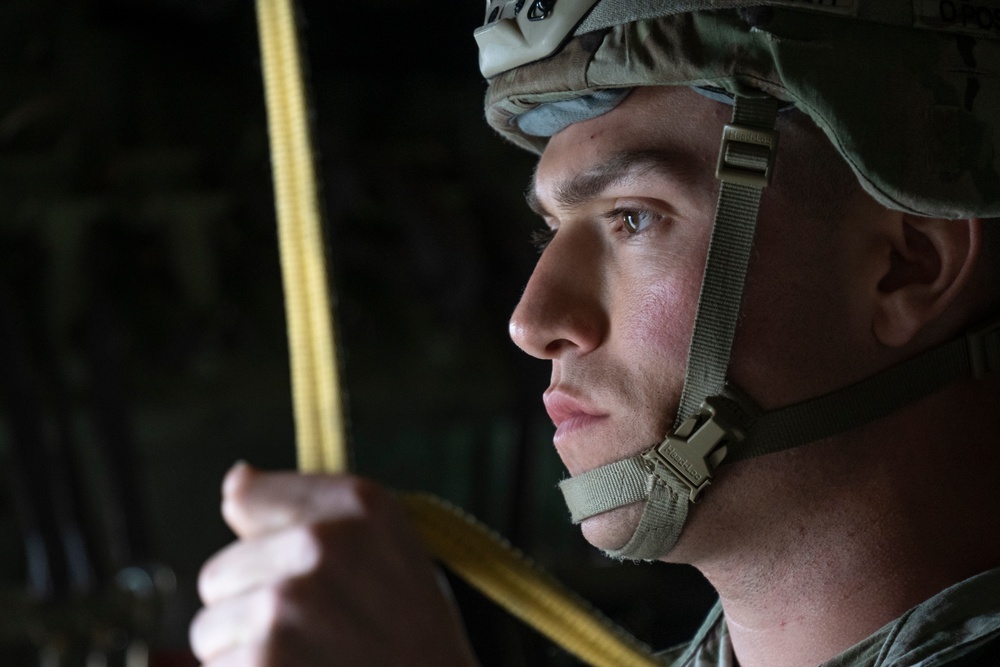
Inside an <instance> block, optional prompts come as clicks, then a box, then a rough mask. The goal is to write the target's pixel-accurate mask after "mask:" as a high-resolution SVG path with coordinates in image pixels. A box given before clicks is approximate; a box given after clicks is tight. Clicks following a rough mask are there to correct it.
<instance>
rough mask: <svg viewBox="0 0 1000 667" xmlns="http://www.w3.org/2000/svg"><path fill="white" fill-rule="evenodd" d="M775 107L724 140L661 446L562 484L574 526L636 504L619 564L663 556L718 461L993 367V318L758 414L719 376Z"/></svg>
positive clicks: (851, 419) (757, 109)
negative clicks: (674, 398) (675, 401)
mask: <svg viewBox="0 0 1000 667" xmlns="http://www.w3.org/2000/svg"><path fill="white" fill-rule="evenodd" d="M777 109H778V102H777V100H775V99H773V98H765V99H758V98H745V97H740V96H738V97H737V98H736V103H735V109H734V112H733V123H732V124H730V125H727V126H726V128H725V131H724V134H723V140H722V147H721V150H720V156H719V166H718V168H717V175H718V177H719V178H720V180H721V181H722V187H721V190H720V193H719V203H718V208H717V211H716V218H715V225H714V228H713V231H712V240H711V243H710V246H709V252H708V259H707V262H706V265H705V273H704V277H703V282H702V288H701V294H700V296H699V302H698V312H697V315H696V317H695V326H694V332H693V334H692V338H691V343H690V347H689V350H688V364H687V372H686V377H685V378H684V388H683V390H682V393H681V399H680V404H679V407H678V410H677V416H676V419H675V422H674V428H673V429H672V430H671V432H670V433H669V434H668V435H667V436H666V438H665V439H664V440H663V442H661V443H659V444H657V445H653V446H652V447H650V448H648V449H646V450H645V451H643V452H642V453H641V454H637V455H635V456H632V457H629V458H626V459H622V460H620V461H615V462H613V463H610V464H608V465H605V466H602V467H600V468H596V469H594V470H591V471H589V472H587V473H584V474H582V475H578V476H577V477H572V478H570V479H566V480H564V481H563V482H561V483H560V485H559V487H560V490H561V491H562V493H563V496H564V498H565V500H566V504H567V506H568V507H569V510H570V515H571V518H572V521H573V523H580V522H581V521H583V520H584V519H587V518H589V517H591V516H595V515H597V514H601V513H603V512H607V511H609V510H612V509H616V508H619V507H624V506H626V505H630V504H632V503H636V502H640V501H645V507H644V508H643V512H642V516H641V518H640V520H639V523H638V525H637V526H636V529H635V532H634V533H633V535H632V537H631V538H630V539H629V541H628V542H627V543H626V544H625V545H624V546H622V547H620V548H618V549H612V550H606V551H605V553H607V555H608V556H611V557H612V558H619V559H626V558H627V559H634V560H655V559H658V558H660V557H662V556H663V555H665V554H666V553H667V552H669V551H670V550H671V549H672V548H673V547H674V545H675V544H676V543H677V540H678V539H679V538H680V534H681V531H682V530H683V528H684V524H685V522H686V520H687V513H688V507H689V505H690V504H691V503H694V502H696V501H697V500H698V498H699V496H700V494H701V493H702V491H704V489H705V487H707V486H708V485H709V484H710V483H711V480H712V476H713V474H714V471H715V468H716V467H717V466H718V465H719V464H720V463H722V461H723V459H725V460H726V461H727V462H735V461H742V460H746V459H750V458H754V457H757V456H761V455H763V454H768V453H772V452H777V451H781V450H784V449H788V448H791V447H796V446H799V445H803V444H806V443H809V442H813V441H815V440H819V439H821V438H825V437H829V436H832V435H836V434H838V433H842V432H844V431H847V430H849V429H851V428H854V427H857V426H861V425H863V424H866V423H868V422H871V421H874V420H876V419H879V418H881V417H884V416H886V415H888V414H890V413H892V412H895V411H896V410H898V409H900V408H902V407H904V406H906V405H910V404H912V403H914V402H915V401H917V400H919V399H921V398H924V397H925V396H928V395H930V394H932V393H934V392H935V391H937V390H939V389H940V388H942V387H943V386H945V385H946V384H949V383H951V382H953V381H955V380H957V379H960V378H969V377H971V378H976V379H980V378H982V377H983V376H984V375H986V374H987V373H990V372H995V371H997V370H1000V316H995V317H994V318H993V319H991V320H990V321H988V322H987V323H985V324H984V325H981V326H979V327H976V328H973V329H971V330H969V331H968V332H966V333H965V334H964V335H962V336H960V337H958V338H956V339H954V340H952V341H950V342H948V343H945V344H943V345H940V346H938V347H936V348H932V349H930V350H928V351H926V352H924V353H922V354H920V355H918V356H917V357H914V358H913V359H910V360H909V361H906V362H903V363H902V364H899V365H897V366H894V367H892V368H889V369H887V370H884V371H882V372H880V373H878V374H876V375H874V376H872V377H870V378H868V379H866V380H862V381H860V382H858V383H856V384H853V385H850V386H848V387H844V388H842V389H838V390H835V391H833V392H830V393H829V394H825V395H823V396H819V397H817V398H813V399H809V400H806V401H803V402H801V403H798V404H795V405H791V406H788V407H785V408H781V409H778V410H774V411H770V412H767V413H761V412H760V411H759V410H758V409H757V408H756V406H754V405H753V403H752V402H751V401H750V400H748V399H747V398H746V397H745V396H743V395H742V394H740V392H739V391H737V390H736V389H735V388H734V387H732V386H729V385H727V384H726V370H727V368H728V366H729V356H730V352H731V349H732V342H733V335H734V332H735V329H736V321H737V317H738V315H739V308H740V302H741V300H742V296H743V286H744V282H745V277H746V269H747V265H748V262H749V256H750V248H751V245H752V241H753V234H754V229H755V227H756V220H757V211H758V208H759V203H760V197H761V193H762V190H763V188H764V187H765V186H766V185H767V183H768V182H769V180H770V176H771V169H772V167H773V163H774V150H775V148H776V144H777V134H776V132H774V126H775V123H776V117H777Z"/></svg>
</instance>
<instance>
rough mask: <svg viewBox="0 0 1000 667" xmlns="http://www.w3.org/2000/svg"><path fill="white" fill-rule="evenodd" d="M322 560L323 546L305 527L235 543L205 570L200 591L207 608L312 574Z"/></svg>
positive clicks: (202, 574)
mask: <svg viewBox="0 0 1000 667" xmlns="http://www.w3.org/2000/svg"><path fill="white" fill-rule="evenodd" d="M320 557H321V546H320V544H319V542H318V541H317V539H316V537H315V534H314V533H313V532H312V531H310V530H309V529H308V528H306V527H294V528H289V529H286V530H282V531H279V532H276V533H271V534H269V535H265V536H263V537H258V538H254V539H251V540H248V541H241V542H234V543H233V544H231V545H229V546H228V547H226V548H225V549H223V550H222V551H220V552H219V553H218V554H216V555H215V556H213V557H212V558H211V559H210V560H209V561H208V562H207V563H205V565H204V567H202V569H201V573H200V575H199V577H198V592H199V594H200V595H201V599H202V601H203V602H204V603H205V604H206V605H212V604H215V603H217V602H219V601H222V600H226V599H227V598H232V597H234V596H238V595H242V594H244V593H246V592H248V591H251V590H253V589H255V588H259V587H261V586H267V585H270V584H273V583H275V582H277V581H280V580H285V579H289V578H292V577H295V576H299V575H302V574H306V573H308V572H311V571H313V570H314V569H315V568H316V567H317V565H318V563H319V560H320Z"/></svg>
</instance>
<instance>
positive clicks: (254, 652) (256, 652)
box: [200, 644, 275, 667]
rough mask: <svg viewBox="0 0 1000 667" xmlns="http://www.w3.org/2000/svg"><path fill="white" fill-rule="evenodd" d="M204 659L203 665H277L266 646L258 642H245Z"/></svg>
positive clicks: (259, 666) (221, 666)
mask: <svg viewBox="0 0 1000 667" xmlns="http://www.w3.org/2000/svg"><path fill="white" fill-rule="evenodd" d="M200 659H201V660H203V662H202V665H201V667H275V665H274V664H273V661H272V660H270V658H269V656H268V652H267V650H266V648H265V647H264V646H262V645H258V644H244V645H242V646H237V647H236V648H234V649H232V650H231V651H226V652H225V653H221V654H219V655H216V656H213V657H212V659H211V660H206V659H204V658H200Z"/></svg>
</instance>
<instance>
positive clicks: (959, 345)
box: [726, 317, 1000, 463]
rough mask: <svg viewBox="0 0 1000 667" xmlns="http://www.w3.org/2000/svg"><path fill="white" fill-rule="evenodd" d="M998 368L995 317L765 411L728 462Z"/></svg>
mask: <svg viewBox="0 0 1000 667" xmlns="http://www.w3.org/2000/svg"><path fill="white" fill-rule="evenodd" d="M996 371H1000V317H997V318H996V319H994V320H992V321H990V322H989V323H987V325H986V326H985V327H980V328H977V329H974V330H972V331H970V332H969V333H967V334H966V335H965V336H961V337H959V338H956V339H955V340H953V341H951V342H948V343H945V344H943V345H940V346H938V347H935V348H933V349H931V350H928V351H927V352H924V353H923V354H920V355H918V356H916V357H914V358H913V359H910V360H909V361H905V362H903V363H901V364H897V365H896V366H893V367H891V368H888V369H886V370H884V371H882V372H881V373H878V374H877V375H873V376H872V377H870V378H866V379H864V380H861V381H860V382H857V383H855V384H853V385H849V386H847V387H844V388H842V389H838V390H835V391H832V392H830V393H828V394H825V395H823V396H819V397H816V398H813V399H809V400H806V401H803V402H801V403H797V404H795V405H790V406H788V407H786V408H781V409H778V410H773V411H771V412H767V413H764V414H763V415H761V416H760V417H759V418H758V419H756V420H755V421H753V423H752V424H751V425H750V428H749V430H748V433H747V437H746V439H745V440H744V441H743V442H742V443H740V444H739V445H735V446H733V447H731V448H730V451H729V454H728V455H727V457H726V461H727V462H730V463H731V462H734V461H744V460H746V459H751V458H754V457H757V456H761V455H762V454H771V453H773V452H780V451H782V450H784V449H789V448H791V447H795V446H798V445H802V444H805V443H807V442H813V441H815V440H820V439H822V438H828V437H830V436H833V435H837V434H839V433H843V432H844V431H847V430H850V429H852V428H857V427H858V426H862V425H864V424H867V423H869V422H872V421H875V420H876V419H879V418H881V417H884V416H886V415H888V414H891V413H892V412H895V411H896V410H898V409H900V408H903V407H905V406H907V405H911V404H913V403H915V402H917V401H919V400H920V399H922V398H925V397H927V396H929V395H931V394H933V393H934V392H936V391H938V390H939V389H941V388H942V387H944V386H945V385H947V384H949V383H951V382H954V381H956V380H959V379H963V378H981V377H982V376H983V375H985V374H986V373H991V372H996Z"/></svg>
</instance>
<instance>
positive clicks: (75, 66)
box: [0, 0, 709, 665]
mask: <svg viewBox="0 0 1000 667" xmlns="http://www.w3.org/2000/svg"><path fill="white" fill-rule="evenodd" d="M300 13H301V16H302V21H301V22H302V24H303V28H304V36H305V39H306V43H307V49H308V57H309V63H310V65H309V68H310V72H309V76H310V82H311V93H312V97H313V102H314V104H313V106H314V110H315V127H316V144H317V149H318V152H319V159H320V170H321V173H322V178H323V183H324V197H323V198H324V203H325V207H326V212H327V218H328V221H329V228H328V235H329V238H330V242H331V243H330V247H331V257H332V259H333V264H334V275H335V281H336V284H337V288H338V296H339V305H338V318H339V322H340V327H341V340H342V346H343V350H342V353H343V358H344V375H345V377H344V382H345V385H346V391H347V395H348V397H349V403H350V409H351V420H352V428H351V434H352V443H353V458H354V469H355V470H356V471H357V472H359V473H361V474H364V475H368V476H371V477H374V478H375V479H378V480H380V481H382V482H384V483H386V484H388V485H390V486H392V487H394V488H399V489H407V490H409V489H425V490H430V491H433V492H435V493H438V494H440V495H442V496H444V497H446V498H448V499H450V500H452V501H454V502H456V503H458V504H460V505H462V506H463V507H466V508H467V509H469V510H470V511H472V512H473V513H475V514H477V515H478V516H480V517H481V518H482V519H483V520H485V521H486V522H488V523H489V524H491V525H492V526H494V527H496V528H497V529H499V530H500V531H502V532H503V533H505V534H506V535H508V536H509V537H510V538H511V540H512V541H513V542H514V543H516V544H517V545H519V546H521V547H522V548H524V549H525V550H527V551H528V552H529V553H530V554H532V556H533V557H534V558H535V559H536V560H538V561H540V562H541V563H542V564H544V565H546V566H548V567H551V568H552V569H553V570H554V571H555V573H556V574H557V575H558V576H559V577H560V578H562V579H564V580H565V581H567V582H569V583H571V584H572V585H574V586H575V587H576V588H578V590H581V591H582V592H583V593H584V594H585V595H586V596H587V597H588V598H590V599H591V600H593V601H594V602H595V603H597V604H598V605H599V606H600V607H601V608H602V609H604V610H605V611H607V612H608V613H609V614H611V615H612V616H614V617H615V618H616V619H617V620H619V621H620V622H622V623H623V624H624V625H626V626H627V627H628V628H629V629H630V630H631V631H633V632H635V633H637V634H639V635H640V637H642V638H643V639H644V640H646V641H651V642H653V643H654V644H656V645H658V646H664V645H666V644H670V643H673V642H675V641H677V640H679V639H682V638H683V637H685V636H686V635H687V634H689V633H690V632H691V630H692V628H693V627H694V626H695V625H696V624H697V622H698V616H699V615H700V614H701V613H702V611H703V610H704V608H705V606H706V604H708V602H709V595H708V592H707V588H706V586H705V584H704V583H703V582H701V580H700V579H699V578H698V577H697V576H696V575H692V574H691V573H690V572H689V571H688V570H686V569H683V568H675V567H668V566H655V567H654V566H638V565H618V564H613V563H610V562H608V561H606V560H604V559H603V558H601V557H599V556H598V555H596V554H595V553H594V552H593V550H592V549H590V548H589V547H587V546H586V545H585V544H583V542H582V540H581V539H580V537H579V535H578V533H577V531H576V530H575V529H573V528H571V527H570V526H568V522H567V520H566V512H565V510H564V508H563V506H562V502H561V500H560V498H559V497H558V493H557V492H556V491H555V489H554V484H555V482H556V481H558V479H559V478H560V477H561V476H562V475H563V472H562V468H561V466H560V464H559V462H558V459H557V458H556V457H555V455H554V452H553V451H552V447H551V443H550V438H551V432H552V427H551V424H550V423H549V421H548V418H547V417H546V415H545V413H544V411H543V410H542V406H541V401H540V394H541V392H542V390H543V389H544V388H545V386H546V384H547V380H548V369H547V364H544V363H541V362H537V361H533V360H530V359H528V358H527V357H526V356H525V355H523V354H522V353H520V352H519V351H518V350H517V349H516V348H515V347H514V345H513V344H512V343H511V342H510V341H509V339H508V338H507V335H506V321H507V318H508V316H509V313H510V312H511V310H512V309H513V307H514V304H515V303H516V301H517V298H518V295H519V293H520V290H521V288H522V287H523V285H524V283H525V281H526V280H527V276H528V275H529V273H530V270H531V266H532V264H533V262H534V260H535V257H536V251H535V250H534V248H533V247H532V246H531V244H530V243H529V240H528V238H529V234H530V231H531V230H532V228H533V227H534V226H535V225H536V224H537V223H536V221H535V220H534V219H533V217H532V215H531V214H530V213H529V212H528V210H527V207H526V206H525V205H524V202H523V196H522V192H523V189H524V187H525V186H526V184H527V182H528V178H529V176H530V173H531V168H532V165H533V161H534V158H533V157H532V156H530V155H527V154H524V153H523V152H521V151H519V150H517V149H515V148H513V147H511V146H509V145H506V144H504V142H503V141H502V140H500V139H499V138H497V137H496V136H495V135H493V133H492V131H490V130H489V128H488V127H487V126H486V124H485V122H484V121H483V120H482V105H481V98H482V94H483V92H484V90H485V86H484V84H483V82H482V81H481V78H480V76H479V74H478V70H477V67H476V49H475V43H474V41H473V39H472V36H471V32H472V29H473V28H474V27H475V26H476V25H478V24H479V23H480V22H481V19H482V16H481V13H482V8H481V5H480V3H479V2H478V0H475V1H474V0H467V1H464V2H452V3H447V4H446V5H442V4H441V3H415V2H404V1H403V0H368V1H366V2H355V3H350V2H348V3H326V2H319V1H307V2H301V3H300ZM259 66H260V61H259V55H258V50H257V37H256V28H255V24H254V12H253V6H252V3H251V2H249V1H245V0H238V1H237V0H0V82H2V85H0V466H2V468H0V469H2V470H3V471H4V475H3V477H2V478H0V483H2V485H3V488H2V489H0V491H2V492H3V493H2V495H0V502H2V505H0V568H2V569H0V575H2V577H3V578H2V589H0V601H4V602H5V605H4V606H5V608H6V609H7V610H8V612H7V613H6V614H5V618H4V619H3V620H0V664H4V665H7V664H11V665H18V664H26V665H27V664H37V657H36V651H37V647H38V646H43V645H48V646H50V647H52V646H54V645H56V644H57V643H58V642H57V640H58V637H79V636H83V635H87V633H90V634H93V632H94V631H93V629H92V626H93V625H94V623H92V620H93V619H94V618H118V617H116V616H115V614H119V616H120V615H121V613H122V612H121V609H122V605H123V603H121V599H120V598H121V596H120V595H119V594H118V592H117V591H118V589H117V588H115V587H114V586H112V585H110V584H109V579H110V578H111V577H112V576H114V574H115V573H118V572H121V570H122V568H123V567H125V566H128V565H136V564H139V565H147V564H149V563H160V564H163V565H165V566H168V567H169V568H170V570H171V571H172V572H173V573H174V574H175V577H176V586H175V587H173V588H174V592H173V593H172V594H170V595H166V596H164V598H163V600H164V602H163V605H162V610H161V611H162V613H161V612H156V613H153V612H149V614H150V615H149V618H151V619H153V618H155V619H156V620H155V621H150V623H151V625H150V627H152V628H153V629H152V630H151V631H150V632H151V635H152V637H153V644H154V651H155V653H156V655H157V656H158V659H159V661H160V664H163V665H166V664H185V659H184V651H185V643H186V632H187V630H186V628H187V623H188V622H189V620H190V617H191V614H192V613H193V612H194V610H195V609H196V608H197V606H198V602H197V599H196V595H195V592H194V582H195V579H196V576H197V571H198V568H199V567H200V565H201V563H202V562H203V561H204V560H205V559H206V558H207V557H208V556H209V555H211V554H212V553H213V552H214V551H216V550H217V549H219V548H220V547H222V546H223V545H224V544H226V543H227V541H228V540H229V539H231V537H230V534H229V533H228V531H227V529H226V528H225V526H224V525H223V523H222V521H221V519H220V518H219V515H218V501H219V490H218V486H219V481H220V479H221V477H222V475H223V474H224V472H225V470H226V469H227V468H228V467H229V466H230V465H231V464H232V462H233V461H235V460H237V459H240V458H242V459H246V460H248V461H250V462H251V463H253V464H255V465H257V466H261V467H265V468H292V467H294V465H295V453H294V443H293V436H294V433H293V426H292V421H291V404H290V397H289V387H288V359H287V350H286V347H285V345H286V340H285V331H284V313H283V311H282V295H281V285H280V274H279V266H278V260H277V258H278V253H277V247H276V235H275V231H274V213H273V201H272V199H271V183H270V172H269V163H268V154H267V135H266V127H265V114H264V108H263V91H262V84H261V80H260V70H259ZM77 526H79V527H80V529H79V530H77V529H76V527H77ZM77 538H79V539H77ZM74 540H76V541H74ZM67 544H68V545H69V547H66V545H67ZM81 544H83V545H89V546H88V548H83V547H81V546H79V545H81ZM74 545H77V546H74ZM29 553H30V554H32V555H30V556H29V555H28V554H29ZM67 553H68V554H70V555H69V556H66V555H65V554H67ZM46 554H47V558H48V562H50V563H51V566H52V567H51V568H48V569H49V570H50V571H51V572H53V573H54V576H52V577H50V578H48V579H46V576H45V571H46V568H45V567H41V566H40V563H41V564H44V563H45V562H46ZM85 555H86V556H88V557H87V558H84V556H85ZM146 570H147V571H152V570H151V568H150V567H148V566H147V567H146ZM130 572H131V573H132V574H133V575H135V572H134V571H130ZM140 578H141V577H140ZM160 581H161V582H162V581H166V582H167V583H169V577H167V578H166V579H164V578H163V577H162V576H161V577H160ZM137 585H138V584H137ZM137 585H136V586H137ZM119 588H120V587H119ZM135 588H136V587H135V586H133V589H135ZM139 588H140V589H141V586H140V587H139ZM169 588H170V587H169V586H166V588H165V589H164V590H165V591H166V590H168V589H169ZM136 590H139V589H136ZM109 591H112V592H111V593H109ZM26 592H28V593H31V594H32V595H33V596H34V597H31V596H28V597H26V595H25V594H26ZM141 592H142V591H141V590H139V593H141ZM139 593H137V595H138V596H139V597H142V595H139ZM457 595H458V596H459V599H460V602H461V603H462V606H463V608H464V610H465V612H466V617H467V618H468V619H469V627H470V633H471V634H472V635H473V639H474V642H475V643H476V646H477V649H478V650H479V653H480V656H481V658H482V659H483V661H484V662H485V663H487V664H495V665H531V664H569V663H570V661H569V660H568V659H566V657H565V656H562V655H561V654H560V653H559V651H557V650H555V649H553V648H551V647H549V646H548V645H547V644H545V643H544V642H541V641H540V640H538V638H537V637H536V636H535V635H534V634H533V633H532V632H531V631H528V630H525V629H523V628H522V627H521V626H520V625H518V624H517V623H516V622H514V621H509V620H507V619H505V618H504V617H502V616H501V615H500V614H499V613H497V612H495V611H494V610H493V609H492V607H490V606H488V605H486V604H484V603H483V602H482V601H481V600H480V599H479V598H478V597H476V596H475V595H472V594H470V593H469V592H468V591H467V590H465V589H464V588H463V587H462V585H461V584H457ZM143 599H145V598H143ZM128 600H130V602H127V604H124V607H125V608H127V609H129V610H131V612H129V613H132V615H133V616H135V615H137V614H139V612H138V611H136V608H137V607H141V606H142V605H141V604H139V603H136V602H135V598H134V597H133V598H128ZM130 605H131V606H130ZM155 607H156V605H153V607H151V608H152V609H153V611H155ZM109 609H110V610H111V611H108V610H109ZM133 612H134V613H133ZM143 613H146V612H143ZM126 615H128V614H127V613H126ZM53 619H55V620H53ZM119 620H120V619H119ZM130 622H131V621H129V620H128V619H126V620H124V621H122V623H123V624H128V623H130ZM113 625H114V623H112V622H110V621H109V622H107V623H104V626H108V627H110V626H113ZM102 627H103V626H102ZM52 628H59V630H58V632H54V631H53V630H52ZM67 628H69V629H67ZM104 630H107V627H104ZM88 636H90V635H88ZM102 636H103V635H102ZM54 637H55V638H54ZM108 641H109V642H110V644H114V643H115V641H113V640H108ZM78 643H80V642H78ZM66 650H67V651H68V652H69V653H72V652H73V650H75V649H66ZM79 650H83V649H79ZM168 658H169V659H168ZM170 660H173V662H170Z"/></svg>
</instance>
